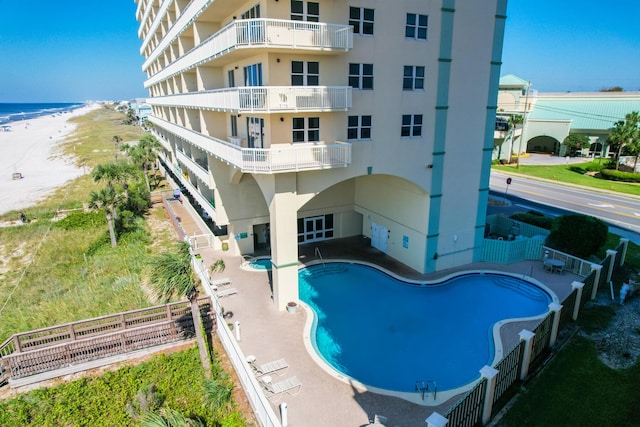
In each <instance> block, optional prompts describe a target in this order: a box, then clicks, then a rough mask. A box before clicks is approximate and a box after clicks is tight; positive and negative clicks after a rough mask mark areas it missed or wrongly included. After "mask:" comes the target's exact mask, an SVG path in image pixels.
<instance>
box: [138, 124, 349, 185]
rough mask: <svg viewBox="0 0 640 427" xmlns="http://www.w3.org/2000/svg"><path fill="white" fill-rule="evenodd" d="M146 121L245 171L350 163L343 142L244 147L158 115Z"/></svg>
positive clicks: (334, 166)
mask: <svg viewBox="0 0 640 427" xmlns="http://www.w3.org/2000/svg"><path fill="white" fill-rule="evenodd" d="M149 121H151V122H152V123H153V124H154V125H155V126H156V127H157V128H161V129H164V130H166V131H167V132H169V133H171V134H173V135H175V136H176V137H178V138H180V139H183V140H185V141H188V142H189V143H190V144H192V145H194V146H196V147H199V148H200V149H201V150H203V151H205V152H207V153H209V154H211V155H212V156H214V157H216V158H218V159H220V160H222V161H225V162H228V163H230V164H231V165H233V166H234V167H236V168H238V169H240V170H241V171H242V172H246V173H267V174H271V173H283V172H298V171H305V170H319V169H329V168H337V167H346V166H348V165H349V164H351V144H349V143H345V142H336V143H335V144H325V143H322V142H318V143H306V144H302V143H296V144H292V145H289V144H282V145H278V146H275V147H271V148H245V147H238V146H237V145H234V144H232V143H230V142H227V141H223V140H221V139H218V138H213V137H210V136H206V135H202V134H201V133H198V132H194V131H192V130H189V129H185V128H183V127H181V126H178V125H175V124H173V123H170V122H168V121H166V120H162V119H159V118H157V117H153V116H149Z"/></svg>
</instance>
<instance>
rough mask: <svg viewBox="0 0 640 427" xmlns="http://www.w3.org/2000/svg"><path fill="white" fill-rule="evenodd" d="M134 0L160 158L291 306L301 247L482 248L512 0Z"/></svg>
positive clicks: (415, 253) (426, 263)
mask: <svg viewBox="0 0 640 427" xmlns="http://www.w3.org/2000/svg"><path fill="white" fill-rule="evenodd" d="M137 3H138V10H137V12H136V14H137V19H138V20H139V21H140V28H139V36H140V38H141V39H142V46H141V50H140V52H141V54H142V55H143V56H144V57H145V58H146V61H145V62H144V64H143V70H144V71H145V72H146V73H147V75H148V79H147V80H146V82H145V87H146V88H148V90H149V93H150V97H149V98H148V99H147V100H146V102H147V104H149V105H150V106H151V107H152V110H153V112H152V114H151V115H149V117H148V121H149V122H151V123H153V125H154V126H153V129H154V132H156V134H157V135H158V137H159V140H160V141H161V143H162V144H163V147H164V152H163V153H162V154H161V159H162V161H163V162H164V163H165V165H166V167H167V169H168V170H169V171H171V172H172V173H173V174H174V177H175V179H178V180H180V182H181V184H180V185H181V186H182V187H183V188H184V189H185V191H187V192H189V193H190V194H191V195H192V197H193V198H194V199H195V200H196V201H197V202H198V203H199V204H200V205H201V207H202V208H203V209H205V210H206V212H207V213H208V214H209V215H210V216H211V218H212V220H213V221H214V222H215V223H216V224H217V225H219V226H222V227H223V229H225V230H226V233H227V235H226V236H222V238H221V239H220V241H218V242H217V243H216V244H217V245H218V247H221V248H227V247H228V248H229V250H231V251H232V252H233V253H235V254H248V253H253V252H254V251H255V250H257V249H258V248H264V247H270V250H271V256H272V261H273V283H274V300H275V302H276V304H277V306H278V307H279V308H280V309H284V308H285V306H286V304H287V302H288V301H295V300H297V298H298V245H299V244H302V243H313V242H316V241H321V240H326V239H334V238H342V237H349V236H360V235H364V236H366V237H367V238H370V239H371V244H372V246H374V247H376V248H378V249H379V250H381V251H382V252H385V253H386V254H388V255H389V256H391V257H393V258H395V259H397V260H399V261H401V262H403V263H404V264H406V265H408V266H410V267H412V268H414V269H415V270H417V271H419V272H423V273H427V272H433V271H437V270H442V269H445V268H449V267H454V266H458V265H462V264H467V263H470V262H473V261H477V260H479V259H480V258H481V252H482V243H483V235H484V229H485V215H486V205H487V200H488V192H489V173H490V163H491V154H492V151H493V130H494V121H495V115H496V108H497V106H496V103H497V99H496V98H497V93H498V81H499V75H500V64H501V52H502V40H503V33H504V26H505V19H506V7H507V2H506V0H489V1H483V2H455V1H454V0H440V1H428V2H425V1H422V0H406V1H402V2H396V1H384V2H383V1H373V0H359V1H356V2H352V3H348V2H343V1H338V0H320V1H316V2H312V1H299V0H290V1H286V0H284V1H280V2H278V1H266V0H262V1H249V2H246V1H241V0H216V1H215V2H211V1H210V0H192V1H190V2H187V1H169V0H166V1H160V0H137Z"/></svg>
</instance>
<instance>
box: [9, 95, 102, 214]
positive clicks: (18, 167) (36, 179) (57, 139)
mask: <svg viewBox="0 0 640 427" xmlns="http://www.w3.org/2000/svg"><path fill="white" fill-rule="evenodd" d="M97 108H100V106H99V105H98V104H90V105H86V106H84V107H81V108H78V109H76V110H74V111H72V112H68V113H62V114H56V115H49V116H43V117H38V118H35V119H29V120H24V121H17V122H12V123H8V124H9V125H11V131H9V132H0V150H1V151H0V153H2V154H1V155H0V200H1V201H0V214H4V213H6V212H9V211H12V210H20V209H24V208H26V207H29V206H32V205H34V204H35V203H36V202H37V201H38V200H40V199H42V198H44V197H46V196H47V195H49V194H50V193H51V192H52V191H53V190H55V189H56V188H58V187H60V186H62V185H63V184H64V183H66V182H67V181H69V180H71V179H74V178H77V177H78V176H80V175H82V174H83V170H82V168H81V167H78V166H76V165H75V164H74V159H72V158H69V157H64V156H62V153H61V151H60V149H59V145H60V143H61V142H62V141H64V139H65V138H66V137H67V136H69V135H70V134H71V133H72V132H73V131H74V130H75V125H74V124H73V123H70V122H69V119H71V118H72V117H77V116H81V115H84V114H87V113H88V112H89V111H91V110H94V109H97ZM14 174H20V175H21V176H22V178H21V179H14V178H15V177H14Z"/></svg>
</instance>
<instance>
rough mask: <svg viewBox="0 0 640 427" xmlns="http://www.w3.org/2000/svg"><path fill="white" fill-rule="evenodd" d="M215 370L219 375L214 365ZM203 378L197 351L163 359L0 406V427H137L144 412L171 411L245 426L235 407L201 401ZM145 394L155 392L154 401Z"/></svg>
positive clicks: (210, 423) (213, 422)
mask: <svg viewBox="0 0 640 427" xmlns="http://www.w3.org/2000/svg"><path fill="white" fill-rule="evenodd" d="M214 370H216V371H217V372H218V373H219V374H220V373H221V372H222V370H221V368H220V367H219V366H218V365H216V366H214ZM203 378H204V373H203V372H202V367H201V365H200V359H199V357H198V350H197V348H195V347H193V348H191V349H189V350H186V351H181V352H178V353H173V354H169V355H165V354H161V355H157V356H154V357H153V358H152V359H150V360H149V361H147V362H144V363H141V364H138V365H132V366H126V367H122V368H120V369H118V370H117V371H113V372H108V373H106V374H104V375H102V376H100V377H91V378H83V379H80V380H76V381H73V382H70V383H66V384H64V385H60V386H57V387H52V388H48V389H44V388H43V389H38V390H33V391H30V392H27V393H24V394H22V395H20V396H19V397H17V398H14V399H10V400H7V401H5V402H0V425H2V426H4V427H14V426H15V427H18V426H20V427H27V426H93V427H100V426H135V425H138V418H137V417H136V413H138V412H140V411H141V409H142V408H145V407H146V408H148V409H149V410H158V409H160V408H171V409H175V410H178V411H180V412H182V413H183V414H186V415H187V416H189V417H190V418H198V419H202V420H206V423H205V425H207V426H219V425H225V426H243V425H245V423H244V421H243V418H242V415H241V414H240V413H239V412H238V411H237V410H236V409H235V408H234V405H233V404H229V405H222V406H220V407H215V408H213V407H211V405H210V404H209V402H207V401H206V399H205V397H204V396H205V386H204V380H203ZM226 382H227V383H228V384H230V383H229V380H228V379H227V380H226ZM149 390H153V396H154V398H153V399H151V398H149ZM141 396H146V397H141ZM223 420H224V421H223Z"/></svg>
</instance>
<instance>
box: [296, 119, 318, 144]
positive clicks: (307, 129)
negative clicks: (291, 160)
mask: <svg viewBox="0 0 640 427" xmlns="http://www.w3.org/2000/svg"><path fill="white" fill-rule="evenodd" d="M292 139H293V142H317V141H320V117H306V118H305V117H294V118H293V138H292Z"/></svg>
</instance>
